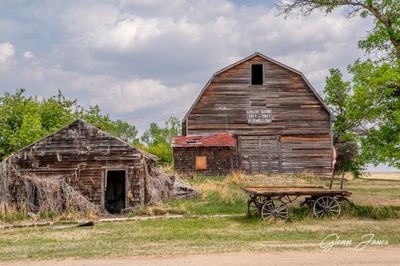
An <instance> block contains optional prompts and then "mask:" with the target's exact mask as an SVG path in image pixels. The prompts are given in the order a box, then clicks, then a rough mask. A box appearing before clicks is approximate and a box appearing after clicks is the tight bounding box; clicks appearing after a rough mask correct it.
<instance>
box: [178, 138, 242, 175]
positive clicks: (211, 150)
mask: <svg viewBox="0 0 400 266" xmlns="http://www.w3.org/2000/svg"><path fill="white" fill-rule="evenodd" d="M172 148H173V153H174V165H175V169H176V171H177V172H178V173H180V174H184V175H193V174H196V175H204V176H222V175H227V174H229V173H231V172H232V171H235V170H236V169H237V168H238V156H237V151H236V140H235V138H234V137H233V136H232V135H230V134H228V133H218V134H215V135H210V136H179V137H176V138H174V139H173V141H172Z"/></svg>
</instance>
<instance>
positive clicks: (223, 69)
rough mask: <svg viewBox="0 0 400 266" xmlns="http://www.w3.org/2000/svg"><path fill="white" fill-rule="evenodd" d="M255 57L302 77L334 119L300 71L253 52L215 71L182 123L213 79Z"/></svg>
mask: <svg viewBox="0 0 400 266" xmlns="http://www.w3.org/2000/svg"><path fill="white" fill-rule="evenodd" d="M256 56H259V57H261V58H263V59H265V60H267V61H270V62H272V63H274V64H277V65H279V66H281V67H283V68H285V69H287V70H289V71H292V72H294V73H296V74H298V75H300V76H301V77H302V79H303V80H304V82H305V83H306V84H307V85H308V87H309V88H310V89H311V90H312V92H313V93H314V94H315V96H316V97H317V99H318V100H319V101H320V103H321V104H322V105H323V106H324V108H325V109H326V111H327V112H328V113H329V115H330V117H331V119H332V120H333V119H334V115H333V114H332V112H331V110H330V109H329V107H328V106H327V105H326V104H325V103H324V101H323V100H322V98H321V96H320V95H319V94H318V92H317V91H316V90H315V89H314V87H313V86H312V85H311V83H310V82H309V81H308V80H307V78H306V77H305V76H304V74H303V73H302V72H300V71H298V70H296V69H294V68H292V67H290V66H287V65H285V64H282V63H281V62H278V61H276V60H274V59H272V58H270V57H268V56H266V55H264V54H262V53H260V52H255V53H253V54H251V55H249V56H247V57H245V58H243V59H242V60H239V61H237V62H235V63H233V64H231V65H229V66H227V67H225V68H222V69H221V70H219V71H217V72H215V73H214V74H213V75H212V76H211V78H210V79H209V80H208V82H207V83H206V85H205V86H204V88H203V89H202V90H201V92H200V94H199V96H198V97H197V99H196V100H195V101H194V103H193V105H192V106H191V107H190V109H189V111H188V112H187V113H186V115H185V117H184V118H183V121H184V120H185V119H186V118H187V117H188V116H189V114H190V113H191V112H192V110H193V108H194V107H195V106H196V104H197V103H198V102H199V101H200V98H201V96H202V95H203V93H204V92H205V91H206V89H207V88H208V86H209V85H210V83H211V81H212V80H213V79H214V77H215V76H217V75H219V74H221V73H222V72H225V71H227V70H229V69H231V68H233V67H235V66H237V65H239V64H241V63H243V62H246V61H247V60H250V59H251V58H253V57H256Z"/></svg>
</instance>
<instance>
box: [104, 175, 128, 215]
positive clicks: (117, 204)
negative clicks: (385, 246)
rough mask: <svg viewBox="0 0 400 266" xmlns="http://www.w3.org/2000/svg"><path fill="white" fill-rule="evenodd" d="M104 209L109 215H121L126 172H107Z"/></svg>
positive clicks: (124, 196)
mask: <svg viewBox="0 0 400 266" xmlns="http://www.w3.org/2000/svg"><path fill="white" fill-rule="evenodd" d="M106 180H107V181H106V192H105V195H106V196H105V208H106V210H107V211H108V212H109V213H118V214H119V213H121V211H122V210H123V209H125V198H126V191H125V188H126V185H125V184H126V171H125V170H107V179H106Z"/></svg>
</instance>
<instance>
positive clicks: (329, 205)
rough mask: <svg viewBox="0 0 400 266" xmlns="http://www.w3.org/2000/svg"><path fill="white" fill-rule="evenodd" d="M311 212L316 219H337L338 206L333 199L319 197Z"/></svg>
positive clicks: (338, 214) (338, 213)
mask: <svg viewBox="0 0 400 266" xmlns="http://www.w3.org/2000/svg"><path fill="white" fill-rule="evenodd" d="M313 212H314V215H315V217H317V218H323V217H339V216H340V204H339V202H338V201H337V200H336V199H335V198H334V197H329V196H324V197H319V198H318V199H316V200H315V202H314V206H313Z"/></svg>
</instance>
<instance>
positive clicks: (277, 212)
mask: <svg viewBox="0 0 400 266" xmlns="http://www.w3.org/2000/svg"><path fill="white" fill-rule="evenodd" d="M261 217H262V218H263V220H284V221H286V220H287V219H288V217H289V210H288V207H287V205H286V203H284V202H282V201H280V200H268V201H266V202H265V203H264V204H263V206H262V208H261Z"/></svg>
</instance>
